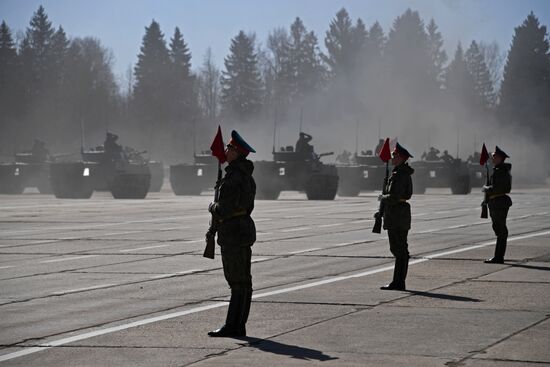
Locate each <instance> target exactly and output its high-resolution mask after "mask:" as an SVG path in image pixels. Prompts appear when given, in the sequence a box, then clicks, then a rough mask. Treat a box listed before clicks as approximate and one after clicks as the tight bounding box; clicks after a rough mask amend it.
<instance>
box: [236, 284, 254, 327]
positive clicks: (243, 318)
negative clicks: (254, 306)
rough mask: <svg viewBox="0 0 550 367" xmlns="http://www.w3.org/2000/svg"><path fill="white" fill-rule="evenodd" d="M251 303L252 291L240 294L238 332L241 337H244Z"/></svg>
mask: <svg viewBox="0 0 550 367" xmlns="http://www.w3.org/2000/svg"><path fill="white" fill-rule="evenodd" d="M251 302H252V290H251V289H250V290H245V291H243V292H242V303H241V310H240V316H239V326H238V330H239V332H240V333H241V334H242V335H241V336H246V322H247V321H248V315H249V313H250V303H251Z"/></svg>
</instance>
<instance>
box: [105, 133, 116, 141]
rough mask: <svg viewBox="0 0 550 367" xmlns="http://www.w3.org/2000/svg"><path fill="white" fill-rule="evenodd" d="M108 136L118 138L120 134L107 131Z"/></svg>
mask: <svg viewBox="0 0 550 367" xmlns="http://www.w3.org/2000/svg"><path fill="white" fill-rule="evenodd" d="M107 137H108V138H111V139H115V140H116V139H118V135H117V134H113V133H109V132H108V133H107Z"/></svg>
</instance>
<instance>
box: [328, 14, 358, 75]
mask: <svg viewBox="0 0 550 367" xmlns="http://www.w3.org/2000/svg"><path fill="white" fill-rule="evenodd" d="M366 38H367V31H366V29H365V24H364V23H363V21H362V20H361V19H358V20H357V23H356V25H355V26H353V23H352V20H351V18H350V16H349V14H348V12H347V11H346V9H344V8H342V9H341V10H340V11H338V13H336V18H335V19H334V20H333V21H332V22H331V23H330V27H329V30H328V31H327V32H326V36H325V46H326V48H327V51H328V55H325V56H324V57H323V58H324V60H325V62H326V63H327V64H328V65H329V67H330V71H331V73H332V75H333V76H335V77H340V76H345V77H346V78H347V79H348V80H351V78H352V76H353V75H354V72H355V71H356V70H357V66H358V64H359V62H360V59H359V56H360V53H361V50H362V48H363V45H364V44H365V42H366Z"/></svg>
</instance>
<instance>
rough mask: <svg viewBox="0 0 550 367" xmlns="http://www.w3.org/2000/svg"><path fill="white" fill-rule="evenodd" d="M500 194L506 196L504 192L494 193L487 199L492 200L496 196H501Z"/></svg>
mask: <svg viewBox="0 0 550 367" xmlns="http://www.w3.org/2000/svg"><path fill="white" fill-rule="evenodd" d="M501 196H506V194H494V195H489V200H492V199H494V198H498V197H501Z"/></svg>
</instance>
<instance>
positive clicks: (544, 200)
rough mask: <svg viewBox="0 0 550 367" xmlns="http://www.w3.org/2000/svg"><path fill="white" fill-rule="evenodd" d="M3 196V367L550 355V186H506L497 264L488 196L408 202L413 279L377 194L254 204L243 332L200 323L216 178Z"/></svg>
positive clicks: (218, 303)
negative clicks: (193, 189) (208, 186)
mask: <svg viewBox="0 0 550 367" xmlns="http://www.w3.org/2000/svg"><path fill="white" fill-rule="evenodd" d="M167 186H169V185H165V188H164V190H163V191H162V192H160V193H151V194H149V195H148V196H147V198H146V199H145V200H115V199H113V198H112V197H111V195H110V194H109V193H102V192H99V193H98V192H96V193H94V195H93V196H92V198H91V199H89V200H69V199H56V198H54V197H53V196H48V195H39V194H37V193H35V192H32V191H31V192H26V193H24V194H22V195H0V208H1V210H0V344H1V345H0V349H1V350H0V366H37V367H50V366H51V367H63V366H94V367H96V366H262V367H267V366H407V367H416V366H418V367H431V366H481V367H493V366H494V367H496V366H499V367H501V366H502V367H516V366H517V367H519V366H542V365H549V366H550V189H542V188H539V189H535V188H525V189H521V188H514V190H513V193H512V195H511V197H512V200H513V202H514V205H513V206H512V207H511V208H510V213H509V215H508V228H509V232H510V237H509V242H508V251H507V253H506V262H505V264H503V265H497V264H484V263H483V260H484V259H485V258H488V257H491V256H492V254H493V250H494V242H495V237H494V234H493V232H492V229H491V224H490V221H489V220H487V219H480V218H479V215H480V206H479V204H480V202H481V200H482V194H481V192H479V190H478V189H474V191H473V193H472V194H470V195H451V194H450V190H446V189H429V190H428V191H427V193H426V194H425V195H416V196H413V198H412V200H411V205H412V214H413V219H412V220H413V223H412V226H413V228H412V230H411V232H410V233H409V250H410V252H411V255H412V258H411V261H410V267H409V276H408V278H407V288H408V291H403V292H401V291H382V290H380V289H379V287H380V286H382V285H384V284H386V283H388V282H389V281H390V280H391V277H392V272H393V257H392V256H391V253H390V251H389V245H388V239H387V234H386V233H385V232H384V233H382V234H373V233H372V232H371V228H372V225H373V219H372V217H373V213H374V212H375V210H376V209H377V207H378V202H377V199H376V198H377V193H372V192H370V193H362V194H361V195H360V196H359V197H354V198H341V197H337V198H336V200H334V201H308V200H306V197H305V194H303V193H298V192H284V193H283V194H282V195H281V197H280V199H279V200H277V201H263V200H257V201H256V208H255V210H254V213H253V218H254V220H255V221H256V227H257V230H258V241H257V243H256V244H255V245H254V247H253V264H252V275H253V284H254V298H253V302H252V307H251V311H250V318H249V321H248V324H247V331H248V337H246V338H239V339H233V338H210V337H208V336H207V332H208V331H210V330H213V329H216V328H218V327H220V326H221V325H222V324H223V322H224V321H225V313H226V311H227V304H228V296H229V294H230V290H229V288H228V287H227V284H226V282H225V279H224V277H223V271H222V268H221V258H220V255H219V248H218V249H216V251H217V253H216V258H215V259H214V260H210V259H206V258H204V257H202V252H203V248H204V234H205V232H206V229H207V228H208V220H209V213H208V212H207V207H208V203H209V202H210V201H211V200H212V193H211V192H210V193H209V192H204V193H203V194H202V195H201V196H175V195H174V194H173V193H172V192H171V191H169V188H167Z"/></svg>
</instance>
